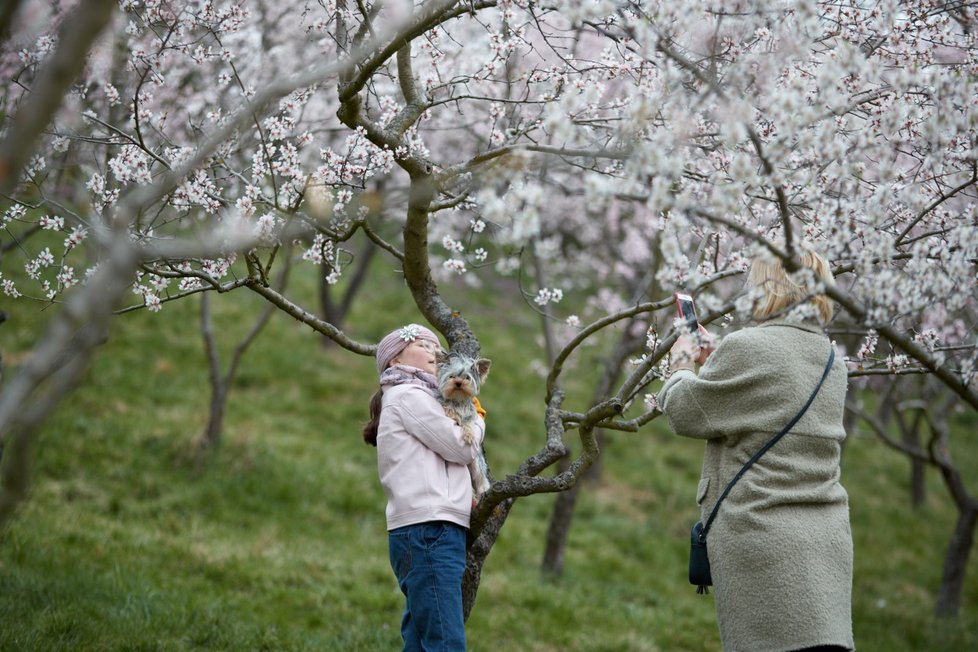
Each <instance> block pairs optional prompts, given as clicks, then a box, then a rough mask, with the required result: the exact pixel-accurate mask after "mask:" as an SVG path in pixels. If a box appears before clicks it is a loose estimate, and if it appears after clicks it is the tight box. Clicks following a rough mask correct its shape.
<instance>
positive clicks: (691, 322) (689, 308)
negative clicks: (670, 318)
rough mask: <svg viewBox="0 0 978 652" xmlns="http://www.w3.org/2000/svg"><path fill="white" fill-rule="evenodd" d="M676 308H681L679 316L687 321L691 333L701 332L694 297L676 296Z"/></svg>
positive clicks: (686, 295)
mask: <svg viewBox="0 0 978 652" xmlns="http://www.w3.org/2000/svg"><path fill="white" fill-rule="evenodd" d="M676 306H678V308H679V316H680V317H682V318H683V319H685V320H686V326H687V328H689V332H691V333H696V332H697V331H698V330H699V322H698V321H697V319H696V308H695V306H694V305H693V297H691V296H689V295H688V294H676Z"/></svg>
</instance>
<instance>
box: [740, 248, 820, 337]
mask: <svg viewBox="0 0 978 652" xmlns="http://www.w3.org/2000/svg"><path fill="white" fill-rule="evenodd" d="M801 264H802V266H803V267H807V268H808V269H810V270H812V271H813V272H815V276H816V277H817V278H819V279H820V280H821V281H822V282H823V283H825V284H826V285H829V284H832V283H833V282H834V279H833V278H832V270H831V269H829V263H828V261H826V260H825V259H824V258H822V257H821V256H819V255H818V254H817V253H815V252H814V251H805V252H804V253H802V256H801ZM747 278H748V282H749V283H750V284H751V285H753V286H754V287H756V288H758V289H760V290H761V291H762V292H763V296H762V297H761V299H760V301H759V302H758V303H757V304H756V305H755V306H754V318H755V319H758V320H763V319H767V318H768V317H770V316H772V315H775V314H778V313H780V312H782V311H784V310H785V309H787V308H789V307H791V306H793V305H796V304H801V303H802V302H803V301H805V300H806V299H807V300H808V302H809V303H810V304H812V305H813V306H814V307H815V310H816V311H817V313H818V321H819V322H820V323H822V324H827V323H828V322H829V320H830V319H832V313H833V311H834V307H833V305H832V300H831V299H830V298H829V297H828V296H826V295H824V294H816V295H815V296H811V294H810V292H809V291H808V290H807V289H806V288H805V287H804V286H802V285H799V284H798V283H797V282H796V281H795V280H794V279H792V278H791V277H790V276H789V275H788V273H787V272H786V271H785V269H784V266H783V265H782V264H781V259H780V258H773V259H771V258H755V259H754V262H753V263H752V264H751V268H750V274H749V275H748V277H747Z"/></svg>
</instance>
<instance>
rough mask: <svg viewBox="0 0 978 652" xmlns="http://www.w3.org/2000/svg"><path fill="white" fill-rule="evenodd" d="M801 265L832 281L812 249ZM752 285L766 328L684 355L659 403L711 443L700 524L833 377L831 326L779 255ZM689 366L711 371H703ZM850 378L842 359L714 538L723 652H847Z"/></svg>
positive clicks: (699, 495)
mask: <svg viewBox="0 0 978 652" xmlns="http://www.w3.org/2000/svg"><path fill="white" fill-rule="evenodd" d="M802 264H803V265H804V267H806V268H808V269H810V270H811V271H813V272H814V273H815V274H816V275H817V276H818V277H819V278H820V279H821V280H822V281H824V282H825V283H831V282H832V274H831V271H830V270H829V267H828V264H827V263H826V261H825V260H824V259H823V258H822V257H821V256H819V255H817V254H815V253H813V252H807V253H805V254H804V255H803V257H802ZM748 283H749V284H750V285H752V286H753V287H754V288H755V289H756V293H758V294H759V295H760V300H759V302H758V303H757V304H755V309H754V317H755V318H756V319H757V320H758V321H759V322H760V324H759V325H758V326H756V327H753V328H746V329H744V330H741V331H739V332H736V333H731V334H729V335H727V336H726V337H725V338H723V341H722V342H721V343H720V345H719V347H717V349H716V350H715V351H712V350H710V349H708V348H706V349H700V348H699V347H697V345H696V344H695V343H694V342H693V341H692V340H691V339H690V338H688V337H681V338H680V339H679V340H677V342H676V344H675V345H674V346H673V350H672V356H673V369H672V374H671V375H670V377H669V379H668V380H667V381H666V383H665V385H664V386H663V388H662V391H661V392H660V393H659V396H658V398H659V403H660V405H661V406H662V410H663V411H664V412H665V414H666V415H667V416H668V418H669V423H670V425H671V426H672V429H673V430H674V431H675V432H676V434H678V435H682V436H684V437H693V438H699V439H705V440H706V453H705V455H704V458H703V472H702V479H701V480H700V483H699V487H698V488H697V492H696V502H697V503H698V504H699V506H700V509H701V513H702V517H703V521H704V522H706V519H707V518H708V516H709V514H710V512H711V510H712V509H713V506H714V504H715V503H716V501H717V499H718V498H719V496H720V493H721V492H723V490H724V488H725V487H726V486H727V483H728V482H730V480H731V479H732V478H733V477H734V476H735V475H736V474H737V472H738V471H739V470H740V469H741V467H742V466H743V465H744V463H745V462H746V461H747V460H748V459H750V457H751V456H752V455H753V454H754V453H755V452H757V451H758V450H759V449H760V448H761V447H762V446H764V444H765V443H767V442H768V441H769V440H770V439H771V438H772V437H773V436H774V435H775V434H777V433H778V431H780V430H781V429H782V428H784V427H785V426H787V425H788V422H789V421H790V420H791V419H792V418H793V417H794V416H795V415H796V414H797V413H798V412H799V411H800V410H801V408H802V406H803V405H804V404H805V401H806V400H807V399H808V397H809V396H810V395H811V393H812V391H813V390H814V389H815V387H816V385H817V384H818V381H819V379H820V378H821V376H822V373H823V371H824V370H825V366H826V363H827V362H828V359H829V351H830V347H831V346H833V345H832V343H831V342H830V341H829V338H828V337H827V336H826V335H825V334H824V332H823V331H822V327H823V326H824V325H825V324H826V323H827V322H828V321H829V319H830V318H831V317H832V304H831V302H830V300H829V298H828V297H826V296H825V295H816V296H814V297H812V296H811V295H810V293H809V292H808V291H807V290H806V289H805V288H803V287H801V286H800V285H799V284H797V283H796V282H795V281H794V280H792V279H791V278H790V277H789V276H788V274H786V273H785V270H784V268H783V267H782V265H781V262H780V260H774V261H769V260H761V259H758V260H755V261H754V263H753V266H752V267H751V271H750V275H749V279H748ZM692 360H698V361H699V362H700V363H702V364H703V367H702V368H701V369H700V372H699V374H697V373H695V372H694V371H693V363H692ZM846 384H847V373H846V369H845V366H844V364H843V363H842V361H841V360H840V359H839V358H837V359H836V361H835V363H834V365H833V367H832V369H831V370H830V372H829V374H828V377H827V378H826V379H825V382H824V384H823V385H822V387H821V390H820V391H819V392H818V394H817V396H816V397H815V400H814V402H813V403H812V404H811V406H810V407H809V409H808V411H807V412H806V413H805V414H804V416H803V417H802V418H801V420H800V421H799V422H798V423H797V424H796V425H795V426H794V427H793V428H792V429H791V430H790V431H789V432H788V434H787V435H785V436H784V437H783V438H782V439H780V440H779V441H778V442H777V444H775V445H774V446H773V447H772V448H771V449H770V450H769V451H767V452H766V453H765V454H764V455H763V456H762V457H761V458H760V459H759V460H758V461H757V462H756V463H755V464H754V465H753V466H752V467H750V468H749V469H748V471H747V472H746V473H745V475H744V476H743V477H742V478H741V479H740V480H739V481H738V482H737V484H735V485H734V487H733V489H732V490H731V492H730V494H729V495H728V496H727V497H726V498H725V499H724V501H723V502H722V503H721V506H720V509H719V511H718V513H717V516H716V519H715V520H714V522H713V525H712V528H711V529H710V533H709V537H708V540H707V543H708V546H707V550H708V554H709V557H710V566H711V570H712V574H713V582H714V589H715V591H714V592H715V601H716V604H715V606H716V613H717V622H718V625H719V628H720V639H721V641H722V642H723V648H724V650H728V651H743V652H785V651H788V650H791V651H794V650H826V651H829V650H840V651H841V650H849V649H853V648H854V643H853V637H852V616H851V593H852V535H851V532H850V529H849V503H848V495H847V494H846V491H845V489H843V487H842V485H841V484H839V474H840V468H839V461H840V455H841V445H842V442H843V440H844V439H845V437H846V433H845V430H844V428H843V422H842V416H843V406H844V403H845V395H846Z"/></svg>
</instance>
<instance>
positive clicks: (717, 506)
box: [699, 343, 835, 543]
mask: <svg viewBox="0 0 978 652" xmlns="http://www.w3.org/2000/svg"><path fill="white" fill-rule="evenodd" d="M833 362H835V346H834V345H832V344H831V343H829V361H828V362H827V363H825V371H823V372H822V377H821V378H820V379H819V381H818V385H816V386H815V390H814V391H813V392H812V395H811V396H809V397H808V401H806V402H805V405H804V406H802V408H801V410H800V411H799V412H798V414H796V415H795V418H794V419H792V420H791V421H789V422H788V425H786V426H785V427H784V428H783V429H782V430H781V432H779V433H778V434H776V435H775V436H774V437H772V438H771V440H770V441H769V442H768V443H766V444H764V446H762V447H761V450H759V451H757V452H756V453H754V455H753V457H751V458H750V459H749V460H747V463H746V464H744V466H743V467H741V469H740V471H738V472H737V475H735V476H734V477H733V480H731V481H730V482H729V484H727V488H726V489H724V490H723V493H722V494H720V497H719V498H718V499H717V502H716V504H715V505H714V506H713V511H711V512H710V517H709V518H708V519H706V524H705V525H704V526H703V530H702V531H701V532H700V535H699V539H700V542H701V543H703V542H705V541H706V533H707V532H709V531H710V526H711V525H712V524H713V519H715V518H716V516H717V510H719V509H720V503H722V502H723V499H724V498H726V497H727V494H729V493H730V490H731V489H733V486H734V485H735V484H737V481H738V480H740V478H741V477H742V476H743V475H744V474H745V473H747V469H749V468H750V467H751V466H753V465H754V462H756V461H757V460H759V459H761V455H763V454H764V453H766V452H768V450H770V448H771V447H772V446H774V445H775V444H776V443H778V440H779V439H781V438H782V437H784V436H785V434H786V433H787V432H788V431H789V430H791V429H792V428H794V427H795V424H796V423H798V421H799V419H801V418H802V416H804V414H805V412H807V411H808V408H809V406H811V404H812V401H814V400H815V396H816V395H817V394H818V391H819V390H820V389H822V383H824V382H825V379H826V378H827V377H828V375H829V371H831V370H832V363H833Z"/></svg>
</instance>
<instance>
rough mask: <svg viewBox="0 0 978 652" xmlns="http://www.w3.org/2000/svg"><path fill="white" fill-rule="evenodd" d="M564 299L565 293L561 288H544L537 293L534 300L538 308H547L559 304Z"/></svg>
mask: <svg viewBox="0 0 978 652" xmlns="http://www.w3.org/2000/svg"><path fill="white" fill-rule="evenodd" d="M563 298H564V291H563V290H561V289H559V288H553V289H550V288H543V289H541V290H539V291H538V292H537V296H536V298H535V299H534V300H533V301H534V303H536V304H537V305H538V306H545V305H547V304H548V303H559V302H560V300H561V299H563Z"/></svg>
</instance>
